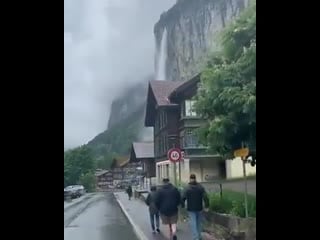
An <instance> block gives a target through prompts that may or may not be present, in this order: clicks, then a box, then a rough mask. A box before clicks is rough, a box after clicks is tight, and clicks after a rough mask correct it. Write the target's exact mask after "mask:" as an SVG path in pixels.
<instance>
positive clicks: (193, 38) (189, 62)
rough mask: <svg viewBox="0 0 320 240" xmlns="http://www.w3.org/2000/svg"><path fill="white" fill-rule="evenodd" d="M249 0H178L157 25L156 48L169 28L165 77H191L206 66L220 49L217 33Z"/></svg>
mask: <svg viewBox="0 0 320 240" xmlns="http://www.w3.org/2000/svg"><path fill="white" fill-rule="evenodd" d="M247 6H248V0H178V1H177V3H176V4H175V5H174V6H173V7H172V8H171V9H169V10H168V11H167V12H164V13H163V14H162V15H161V17H160V20H159V21H158V22H157V23H156V25H155V27H154V34H155V38H156V46H157V51H160V50H159V48H160V45H161V39H162V34H163V31H164V29H165V28H166V30H167V61H166V76H167V79H168V80H173V81H176V80H188V79H190V78H191V77H193V76H194V75H195V74H197V73H198V72H199V71H200V70H201V68H202V67H203V66H204V65H205V63H206V59H207V57H208V55H209V54H210V52H213V51H216V50H218V44H217V35H218V34H217V33H219V32H220V31H221V30H222V29H223V28H224V27H225V25H226V24H227V23H228V22H230V21H231V20H232V19H234V18H235V17H236V16H237V15H238V14H239V13H240V12H241V11H242V10H243V9H244V8H245V7H247Z"/></svg>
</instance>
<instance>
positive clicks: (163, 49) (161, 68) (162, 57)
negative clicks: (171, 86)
mask: <svg viewBox="0 0 320 240" xmlns="http://www.w3.org/2000/svg"><path fill="white" fill-rule="evenodd" d="M167 51H168V49H167V29H166V28H165V29H164V31H163V33H162V38H161V43H160V49H159V51H158V54H157V56H156V57H157V61H156V63H157V65H156V66H157V67H156V80H167V78H166V61H167Z"/></svg>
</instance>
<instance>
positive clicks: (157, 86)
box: [150, 80, 184, 106]
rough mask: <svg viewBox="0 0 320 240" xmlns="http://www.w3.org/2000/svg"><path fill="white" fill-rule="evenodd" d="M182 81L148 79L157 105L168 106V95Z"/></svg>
mask: <svg viewBox="0 0 320 240" xmlns="http://www.w3.org/2000/svg"><path fill="white" fill-rule="evenodd" d="M183 83H184V82H182V81H165V80H161V81H160V80H153V81H150V86H151V89H152V92H153V94H154V97H155V99H156V102H157V105H158V106H169V105H175V104H172V103H171V102H170V100H169V95H170V94H171V93H172V92H173V91H174V90H175V89H176V88H177V87H179V86H180V85H182V84H183Z"/></svg>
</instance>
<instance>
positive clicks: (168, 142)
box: [145, 75, 255, 183]
mask: <svg viewBox="0 0 320 240" xmlns="http://www.w3.org/2000/svg"><path fill="white" fill-rule="evenodd" d="M199 81H200V75H197V76H195V77H194V78H192V79H191V80H189V81H184V82H181V81H150V82H149V87H148V94H147V106H146V115H145V126H146V127H153V129H154V157H155V163H156V179H157V182H158V183H160V181H161V180H162V178H164V177H169V178H170V179H171V181H173V179H174V178H175V177H174V174H175V173H174V166H173V165H174V164H173V163H172V162H170V161H169V160H168V158H167V152H168V150H169V149H170V148H173V147H178V148H180V149H181V150H182V151H183V152H184V159H183V161H181V162H180V164H179V165H180V166H179V167H177V168H176V176H178V175H179V173H178V172H179V168H180V169H181V181H182V182H187V181H188V180H189V175H190V173H194V174H196V176H197V179H198V181H200V182H205V181H212V180H216V179H224V178H234V177H239V176H238V175H240V176H243V174H242V165H241V160H240V159H236V160H229V161H227V162H226V161H224V160H223V159H222V158H221V157H220V156H219V155H217V154H210V153H208V151H207V148H206V147H205V146H203V145H201V144H200V143H199V141H198V139H197V136H196V133H195V131H196V129H197V128H199V127H200V126H201V124H203V123H204V120H203V119H201V118H200V117H199V116H197V114H196V112H195V111H194V110H193V104H194V101H193V100H191V99H192V97H193V96H195V94H196V92H197V88H198V83H199ZM177 165H178V164H177ZM247 173H248V175H249V174H253V173H255V167H251V166H250V164H247ZM177 179H179V177H177Z"/></svg>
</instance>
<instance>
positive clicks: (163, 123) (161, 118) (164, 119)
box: [159, 111, 167, 129]
mask: <svg viewBox="0 0 320 240" xmlns="http://www.w3.org/2000/svg"><path fill="white" fill-rule="evenodd" d="M159 121H160V129H162V128H164V127H165V126H166V125H167V114H166V112H165V111H161V112H160V114H159Z"/></svg>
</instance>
